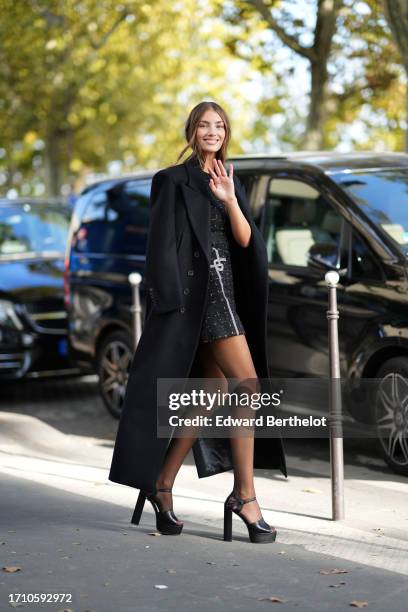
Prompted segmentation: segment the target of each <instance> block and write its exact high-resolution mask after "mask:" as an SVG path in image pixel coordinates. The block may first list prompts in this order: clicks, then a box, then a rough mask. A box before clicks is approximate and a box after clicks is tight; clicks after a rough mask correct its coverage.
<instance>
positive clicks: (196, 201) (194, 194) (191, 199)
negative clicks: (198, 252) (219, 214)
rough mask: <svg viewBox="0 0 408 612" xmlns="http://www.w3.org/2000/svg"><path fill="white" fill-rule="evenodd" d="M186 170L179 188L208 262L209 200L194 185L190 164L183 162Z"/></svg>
mask: <svg viewBox="0 0 408 612" xmlns="http://www.w3.org/2000/svg"><path fill="white" fill-rule="evenodd" d="M184 166H185V168H186V171H187V175H188V179H187V183H181V190H182V193H183V197H184V202H185V205H186V209H187V214H188V216H189V220H190V223H191V226H192V228H193V231H194V233H195V235H196V238H197V240H198V242H199V243H200V246H201V248H202V250H203V252H204V254H205V257H206V259H207V262H208V264H210V206H211V204H210V201H209V200H208V199H207V198H206V197H205V196H204V195H203V193H202V192H201V191H200V190H199V189H198V187H196V186H195V179H194V177H193V175H192V170H191V166H190V164H189V163H188V162H187V163H186V162H185V163H184Z"/></svg>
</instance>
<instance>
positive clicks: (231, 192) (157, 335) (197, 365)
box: [109, 102, 287, 542]
mask: <svg viewBox="0 0 408 612" xmlns="http://www.w3.org/2000/svg"><path fill="white" fill-rule="evenodd" d="M185 135H186V140H187V143H188V144H187V146H186V147H185V149H184V150H183V151H182V152H181V153H180V155H179V157H178V160H177V161H179V159H180V158H181V157H182V156H183V155H184V153H185V151H186V150H187V149H188V148H191V149H192V150H193V152H192V154H191V155H190V157H189V158H188V159H187V160H186V161H185V162H184V163H181V164H178V163H176V164H175V165H174V166H170V167H168V168H165V169H162V170H160V171H159V172H157V173H156V174H155V175H154V177H153V181H152V188H151V205H152V211H151V219H150V226H149V237H148V244H147V253H146V268H145V281H146V285H147V296H148V297H147V309H146V316H145V323H144V328H143V333H142V336H141V338H140V340H139V343H138V346H137V350H136V352H135V354H134V357H133V360H132V363H131V366H130V371H129V379H128V383H127V388H126V394H125V398H124V402H123V407H122V413H121V418H120V422H119V427H118V433H117V437H116V441H115V448H114V452H113V457H112V465H111V469H110V474H109V479H110V480H112V481H113V482H118V483H120V484H125V485H128V486H132V487H135V488H138V489H140V494H139V498H138V501H137V504H136V508H135V511H134V514H133V517H132V523H134V524H138V523H139V520H140V517H141V513H142V510H143V507H144V503H145V500H146V499H148V500H149V501H150V502H151V504H152V506H153V508H154V510H155V513H156V526H157V529H158V531H160V532H161V533H163V534H169V535H170V534H171V535H173V534H179V533H181V531H182V528H183V523H182V522H181V521H179V520H178V519H177V517H176V515H175V514H174V512H173V504H172V495H171V492H172V487H173V483H174V480H175V478H176V475H177V473H178V471H179V469H180V467H181V465H182V463H183V461H184V459H185V457H186V455H187V453H188V452H189V450H190V449H191V447H192V449H193V453H194V459H195V463H196V467H197V472H198V476H199V477H200V478H201V477H205V476H210V475H212V474H218V473H220V472H224V471H226V470H230V469H233V470H234V486H233V490H232V492H231V493H230V495H229V496H228V497H227V499H226V502H225V506H224V539H225V540H231V539H232V536H231V525H232V512H234V513H235V514H237V515H238V516H239V517H240V518H241V519H242V520H243V521H244V523H245V524H246V525H247V527H248V534H249V537H250V540H251V542H272V541H274V540H275V538H276V529H275V528H274V527H271V526H269V525H268V524H267V523H266V522H265V521H264V519H263V517H262V515H261V512H260V508H259V505H258V502H257V500H256V496H255V488H254V474H253V469H254V467H259V468H278V469H280V471H281V472H282V473H283V474H284V475H285V476H287V473H286V462H285V455H284V450H283V445H282V441H281V439H280V438H272V439H265V438H254V435H253V431H252V432H251V433H250V434H249V435H246V436H236V437H230V438H223V439H219V438H215V439H206V438H200V437H194V436H190V437H177V438H176V437H174V436H173V437H172V438H171V440H169V439H166V438H162V437H158V436H157V416H156V414H157V398H156V381H157V379H158V378H161V377H163V378H188V377H191V378H198V377H204V378H206V379H220V380H222V379H224V380H225V379H226V378H234V379H239V380H241V379H243V380H245V381H248V380H249V381H251V382H253V388H254V387H256V388H258V384H259V381H260V380H261V381H262V380H263V379H266V378H267V377H268V365H267V356H266V314H267V298H268V262H267V255H266V248H265V244H264V242H263V239H262V236H261V234H260V232H259V230H258V228H257V227H256V225H255V223H254V221H253V218H252V215H251V212H250V209H249V206H248V204H247V201H246V195H245V192H244V189H243V187H242V185H241V184H240V182H239V180H238V178H237V177H236V176H235V175H234V173H233V167H232V164H231V165H230V168H229V173H227V171H226V169H225V167H224V162H225V159H226V152H227V146H228V143H229V140H230V136H231V129H230V122H229V120H228V117H227V114H226V113H225V111H224V110H223V109H222V108H221V107H220V106H219V105H218V104H216V103H214V102H201V103H200V104H198V105H197V106H196V107H195V108H193V110H192V111H191V113H190V115H189V117H188V119H187V122H186V125H185ZM258 377H259V378H258ZM261 388H262V384H261Z"/></svg>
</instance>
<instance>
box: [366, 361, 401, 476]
mask: <svg viewBox="0 0 408 612" xmlns="http://www.w3.org/2000/svg"><path fill="white" fill-rule="evenodd" d="M376 378H379V379H381V380H380V381H379V384H378V387H377V389H376V393H375V404H374V416H375V426H376V428H377V436H378V438H377V440H378V443H379V447H380V451H381V454H382V456H383V457H384V459H385V461H386V462H387V463H388V465H389V466H390V468H391V469H392V470H393V471H394V472H397V473H398V474H403V475H404V476H408V358H407V357H394V358H392V359H389V360H388V361H386V362H385V363H384V364H383V365H382V366H381V368H380V369H379V370H378V372H377V375H376Z"/></svg>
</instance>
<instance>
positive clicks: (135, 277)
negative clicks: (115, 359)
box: [128, 272, 142, 350]
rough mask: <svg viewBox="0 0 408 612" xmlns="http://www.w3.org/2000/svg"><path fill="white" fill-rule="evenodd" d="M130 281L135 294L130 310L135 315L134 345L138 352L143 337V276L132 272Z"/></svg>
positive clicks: (129, 277)
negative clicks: (141, 292)
mask: <svg viewBox="0 0 408 612" xmlns="http://www.w3.org/2000/svg"><path fill="white" fill-rule="evenodd" d="M128 279H129V283H130V284H131V286H132V293H133V304H132V306H131V308H130V310H131V312H132V313H133V334H134V336H133V338H134V339H133V343H134V348H135V350H136V347H137V345H138V343H139V340H140V336H141V335H142V306H141V301H140V283H141V282H142V275H141V274H139V272H132V273H131V274H129V276H128Z"/></svg>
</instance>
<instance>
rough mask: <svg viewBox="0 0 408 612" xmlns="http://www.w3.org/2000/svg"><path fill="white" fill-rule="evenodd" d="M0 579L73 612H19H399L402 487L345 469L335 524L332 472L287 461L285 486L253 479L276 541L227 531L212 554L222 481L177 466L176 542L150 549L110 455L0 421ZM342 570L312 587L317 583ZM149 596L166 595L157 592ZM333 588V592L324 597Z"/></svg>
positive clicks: (262, 474) (157, 541)
mask: <svg viewBox="0 0 408 612" xmlns="http://www.w3.org/2000/svg"><path fill="white" fill-rule="evenodd" d="M0 432H1V433H0V449H1V451H2V452H1V453H0V479H1V492H2V496H1V498H2V502H1V516H0V525H1V532H0V533H1V535H0V541H1V543H3V542H5V543H4V544H1V550H2V559H1V562H2V567H4V566H10V565H11V566H20V567H21V568H22V569H21V571H18V572H16V573H6V572H4V571H2V572H1V575H0V601H1V602H2V603H1V605H0V609H1V610H3V609H8V608H9V609H11V608H12V606H10V605H9V604H8V603H7V596H8V594H9V593H10V592H14V593H16V592H20V593H41V592H52V593H57V592H64V593H69V592H71V593H72V594H73V601H72V603H61V604H53V603H47V604H43V605H37V606H36V605H35V604H32V603H30V604H25V605H23V606H21V607H22V608H25V609H29V610H34V609H46V610H52V611H54V610H55V611H57V610H64V609H65V610H66V609H71V610H74V611H75V612H85V611H86V610H88V611H91V610H94V611H95V612H105V611H106V612H113V611H114V610H115V611H116V610H117V611H118V612H122V611H123V612H127V611H128V610H129V611H136V610H137V612H139V611H141V612H144V611H146V612H147V611H149V612H150V611H151V610H159V609H161V610H162V609H165V610H178V611H181V612H184V610H186V611H187V610H191V609H194V610H200V611H201V610H203V611H204V610H206V611H207V610H208V609H209V608H210V607H213V608H216V609H218V608H219V609H221V608H222V609H223V610H226V611H229V610H244V609H245V610H250V611H251V610H253V609H255V610H257V609H258V608H259V610H263V609H270V606H273V605H274V602H273V601H271V600H270V599H269V600H268V598H270V597H278V598H280V599H284V600H286V601H285V603H284V605H285V608H284V609H285V610H292V609H293V610H295V609H296V610H314V611H318V610H326V609H328V608H331V609H334V610H343V609H349V608H350V603H351V602H352V601H354V600H358V601H361V600H362V601H367V602H368V604H367V608H368V609H370V608H371V609H375V610H384V611H385V610H387V611H388V610H389V609H390V608H392V609H393V610H395V611H398V612H399V611H401V612H402V611H404V612H405V610H406V609H407V604H406V602H407V600H408V584H407V578H406V576H407V574H408V504H407V499H408V483H407V480H406V479H404V478H402V477H398V476H396V475H392V476H391V477H388V475H387V478H384V475H383V474H382V475H381V476H382V478H377V477H376V475H375V472H373V471H372V470H369V469H367V470H366V471H365V470H364V469H362V468H361V467H359V468H354V467H353V466H346V470H345V474H346V483H345V498H346V519H345V520H344V521H336V522H334V521H331V520H330V517H331V501H330V495H331V493H330V480H329V478H328V476H329V465H328V463H327V462H324V461H318V460H313V461H305V459H304V457H296V456H293V455H292V456H289V457H288V472H289V478H288V479H285V478H284V477H283V476H281V475H280V474H278V472H276V471H273V472H270V473H269V472H267V471H264V470H258V471H257V493H258V497H259V499H260V502H261V505H262V511H263V514H264V517H265V519H266V520H267V521H268V522H270V523H271V524H273V525H275V526H276V528H277V529H278V536H277V540H276V542H275V543H274V544H269V545H252V544H250V543H249V541H248V539H247V535H246V529H245V526H244V525H243V524H242V522H241V521H240V520H239V519H238V518H234V541H233V542H231V543H229V542H223V541H222V511H223V501H224V498H225V496H226V493H228V492H229V490H230V487H231V473H226V474H220V475H217V476H214V477H211V478H207V479H202V480H199V479H197V477H196V471H195V466H194V465H193V464H191V461H190V462H188V463H186V464H185V465H184V466H183V468H182V471H181V473H180V476H179V478H178V480H177V483H176V487H175V490H174V493H175V496H174V503H175V508H176V509H177V515H178V516H179V517H180V518H182V519H183V521H184V522H185V527H184V531H183V533H182V535H181V536H180V537H166V536H152V535H149V534H150V533H152V532H153V531H154V520H153V519H154V515H153V511H152V509H151V507H150V505H147V506H146V510H145V512H144V514H143V516H142V521H141V525H140V526H138V527H136V526H133V525H130V523H129V521H130V517H131V514H132V510H133V506H134V504H135V500H136V497H137V493H138V492H137V491H136V490H135V489H131V488H129V487H123V486H121V485H117V484H115V483H111V482H109V481H108V480H107V474H108V466H109V463H110V457H111V453H112V442H111V441H110V440H105V441H103V440H101V439H95V438H89V437H87V438H86V437H84V436H73V435H67V434H63V433H61V432H58V431H57V430H56V429H55V428H53V427H51V426H49V425H46V424H44V423H43V422H42V421H40V420H39V419H37V418H35V417H31V416H24V415H19V414H17V413H7V412H2V413H0ZM336 569H337V570H346V573H334V574H322V573H320V570H326V571H328V570H336ZM155 585H165V586H167V587H168V588H165V589H157V588H155ZM330 585H337V586H330Z"/></svg>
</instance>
